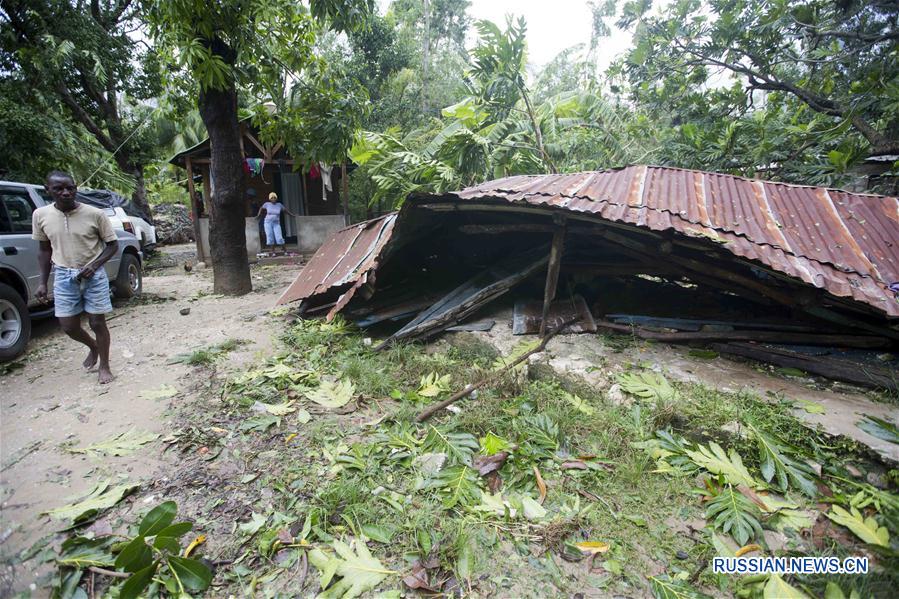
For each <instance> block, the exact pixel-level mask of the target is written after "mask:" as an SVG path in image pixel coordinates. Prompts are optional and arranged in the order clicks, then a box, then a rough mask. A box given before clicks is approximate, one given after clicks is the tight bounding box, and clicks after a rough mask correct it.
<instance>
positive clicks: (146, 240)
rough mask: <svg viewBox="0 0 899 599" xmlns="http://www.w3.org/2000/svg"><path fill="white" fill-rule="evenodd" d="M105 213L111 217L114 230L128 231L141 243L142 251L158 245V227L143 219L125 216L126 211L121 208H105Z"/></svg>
mask: <svg viewBox="0 0 899 599" xmlns="http://www.w3.org/2000/svg"><path fill="white" fill-rule="evenodd" d="M103 212H105V213H106V216H108V217H109V221H110V222H111V223H112V226H113V228H116V229H122V230H123V231H128V232H129V233H131V234H132V235H134V236H135V237H137V239H138V241H140V247H141V249H146V248H147V247H148V246H154V245H156V227H154V226H153V225H151V224H150V223H148V222H147V221H145V220H144V219H142V218H141V217H139V216H132V215H129V214H125V211H124V210H123V209H122V208H121V207H120V206H116V207H115V208H103Z"/></svg>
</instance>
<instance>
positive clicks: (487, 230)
mask: <svg viewBox="0 0 899 599" xmlns="http://www.w3.org/2000/svg"><path fill="white" fill-rule="evenodd" d="M556 228H557V227H553V226H552V225H538V224H517V225H503V224H495V225H461V226H460V227H459V232H460V233H465V234H466V235H494V234H496V233H555V231H556Z"/></svg>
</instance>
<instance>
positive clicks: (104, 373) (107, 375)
mask: <svg viewBox="0 0 899 599" xmlns="http://www.w3.org/2000/svg"><path fill="white" fill-rule="evenodd" d="M114 379H115V377H114V376H112V372H111V371H110V370H109V366H100V376H99V381H100V384H101V385H105V384H107V383H111V382H112V381H113V380H114Z"/></svg>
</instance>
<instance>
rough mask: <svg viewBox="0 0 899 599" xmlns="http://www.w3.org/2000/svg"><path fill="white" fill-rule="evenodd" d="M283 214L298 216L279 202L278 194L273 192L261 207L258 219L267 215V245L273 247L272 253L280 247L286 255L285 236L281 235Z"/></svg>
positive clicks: (265, 221) (265, 223)
mask: <svg viewBox="0 0 899 599" xmlns="http://www.w3.org/2000/svg"><path fill="white" fill-rule="evenodd" d="M281 212H286V213H287V214H289V215H290V216H294V217H295V216H296V214H294V213H293V212H291V211H290V210H288V209H287V206H285V205H284V204H282V203H281V202H280V200H278V194H276V193H275V192H272V193H270V194H268V201H267V202H266V203H264V204H263V205H262V206H260V207H259V212H257V213H256V218H259V217H260V216H262V215H263V214H264V215H265V220H264V221H263V225H264V226H265V245H266V246H272V252H274V251H275V246H278V245H280V246H281V252H282V253H284V254H286V253H287V246H286V245H285V244H284V235H283V234H282V233H281Z"/></svg>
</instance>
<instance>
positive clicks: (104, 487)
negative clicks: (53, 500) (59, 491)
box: [44, 481, 140, 522]
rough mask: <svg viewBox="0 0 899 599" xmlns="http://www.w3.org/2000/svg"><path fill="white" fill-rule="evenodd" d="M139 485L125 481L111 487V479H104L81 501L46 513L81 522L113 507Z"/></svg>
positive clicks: (53, 516) (54, 516) (61, 518)
mask: <svg viewBox="0 0 899 599" xmlns="http://www.w3.org/2000/svg"><path fill="white" fill-rule="evenodd" d="M139 486H140V485H137V484H128V483H125V484H121V485H118V486H115V487H112V488H110V487H109V481H104V482H101V483H99V484H97V486H95V487H94V488H93V490H92V491H91V492H90V493H89V494H88V495H87V496H86V497H85V498H84V499H82V500H81V501H78V502H76V503H70V504H68V505H64V506H62V507H58V508H56V509H52V510H49V511H46V512H44V513H45V514H47V515H48V516H50V517H51V518H53V519H54V520H69V521H72V522H80V521H82V520H84V519H86V518H89V517H91V516H93V515H95V514H97V513H98V512H101V511H103V510H106V509H109V508H111V507H112V506H114V505H115V504H117V503H118V502H120V501H121V500H122V498H124V497H125V496H126V495H128V494H129V493H131V492H132V491H134V490H135V489H137V488H138V487H139Z"/></svg>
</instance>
